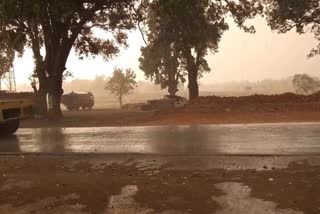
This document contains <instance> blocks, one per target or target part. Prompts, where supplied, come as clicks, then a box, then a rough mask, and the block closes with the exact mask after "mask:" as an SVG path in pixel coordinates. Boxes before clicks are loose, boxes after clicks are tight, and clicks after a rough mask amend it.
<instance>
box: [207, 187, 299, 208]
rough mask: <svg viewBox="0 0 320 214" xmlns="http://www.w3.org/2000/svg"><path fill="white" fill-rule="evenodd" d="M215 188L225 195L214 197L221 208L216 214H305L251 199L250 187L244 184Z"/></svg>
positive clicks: (257, 199) (272, 203)
mask: <svg viewBox="0 0 320 214" xmlns="http://www.w3.org/2000/svg"><path fill="white" fill-rule="evenodd" d="M215 186H216V188H218V189H220V190H222V191H223V192H224V193H225V195H223V196H219V197H215V196H213V197H212V199H213V200H214V201H216V202H218V203H219V205H220V206H221V209H220V210H218V211H217V212H216V214H240V213H245V214H303V212H300V211H295V210H292V209H278V208H277V204H276V203H274V202H271V201H264V200H262V199H259V198H253V197H251V189H250V187H248V186H246V185H244V184H242V183H235V182H228V183H219V184H216V185H215Z"/></svg>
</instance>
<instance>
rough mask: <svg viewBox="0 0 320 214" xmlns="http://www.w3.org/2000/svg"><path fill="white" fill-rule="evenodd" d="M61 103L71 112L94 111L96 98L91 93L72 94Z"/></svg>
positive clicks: (63, 98)
mask: <svg viewBox="0 0 320 214" xmlns="http://www.w3.org/2000/svg"><path fill="white" fill-rule="evenodd" d="M61 102H62V104H63V105H64V106H66V108H67V109H68V110H69V111H73V110H80V108H82V109H83V110H84V109H86V108H87V109H92V108H93V106H94V96H93V94H92V93H91V92H88V93H80V92H71V93H70V94H65V95H63V96H62V99H61Z"/></svg>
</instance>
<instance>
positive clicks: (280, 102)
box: [185, 91, 320, 113]
mask: <svg viewBox="0 0 320 214" xmlns="http://www.w3.org/2000/svg"><path fill="white" fill-rule="evenodd" d="M319 110H320V91H319V92H316V93H314V94H312V95H308V96H305V95H298V94H294V93H284V94H278V95H252V96H242V97H217V96H207V97H199V98H197V99H195V100H193V101H191V102H190V103H189V105H188V106H187V107H186V108H185V111H188V112H200V113H209V112H286V111H319Z"/></svg>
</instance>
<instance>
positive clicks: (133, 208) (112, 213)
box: [104, 185, 182, 214]
mask: <svg viewBox="0 0 320 214" xmlns="http://www.w3.org/2000/svg"><path fill="white" fill-rule="evenodd" d="M137 192H138V187H137V186H134V185H128V186H125V187H123V188H122V190H121V193H120V194H119V195H114V196H111V197H110V200H109V204H108V208H107V209H106V210H105V212H104V214H129V213H135V214H156V213H157V212H155V211H154V210H153V209H150V208H144V207H141V206H140V205H139V204H138V203H137V202H135V201H134V196H135V194H137ZM157 214H182V213H181V212H178V211H174V210H167V211H163V212H161V213H157Z"/></svg>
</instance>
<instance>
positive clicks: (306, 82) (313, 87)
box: [292, 74, 320, 95]
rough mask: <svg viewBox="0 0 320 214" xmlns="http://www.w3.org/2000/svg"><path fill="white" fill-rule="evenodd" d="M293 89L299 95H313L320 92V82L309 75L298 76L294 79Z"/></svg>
mask: <svg viewBox="0 0 320 214" xmlns="http://www.w3.org/2000/svg"><path fill="white" fill-rule="evenodd" d="M292 84H293V87H294V88H295V90H296V92H297V94H304V95H307V94H312V93H314V92H316V91H318V90H319V88H320V81H319V80H315V79H313V78H312V77H310V76H308V75H307V74H296V75H294V77H293V79H292Z"/></svg>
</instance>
